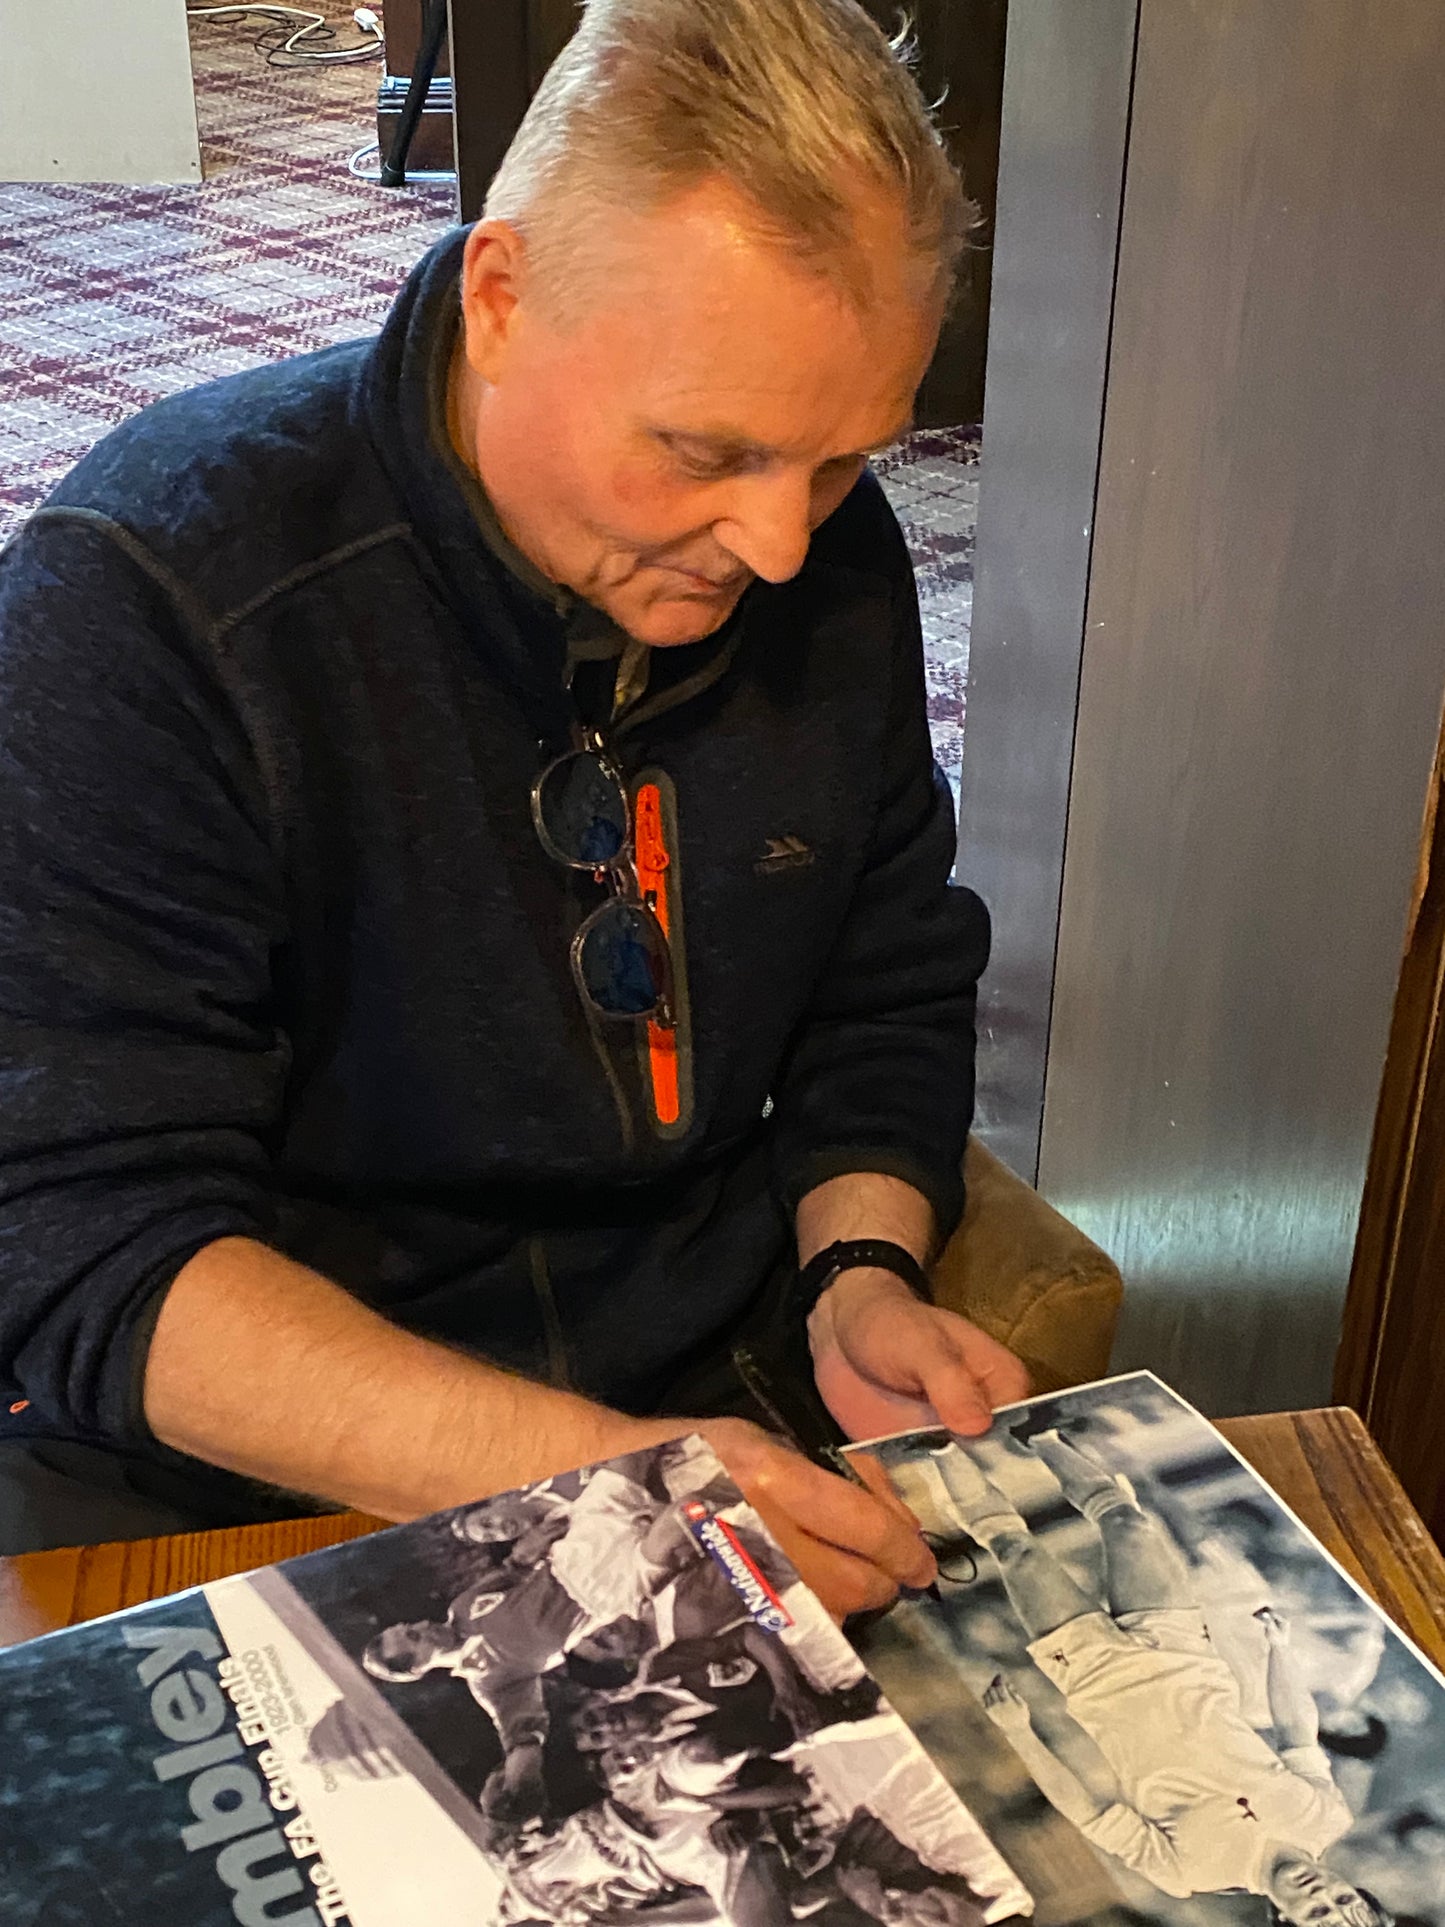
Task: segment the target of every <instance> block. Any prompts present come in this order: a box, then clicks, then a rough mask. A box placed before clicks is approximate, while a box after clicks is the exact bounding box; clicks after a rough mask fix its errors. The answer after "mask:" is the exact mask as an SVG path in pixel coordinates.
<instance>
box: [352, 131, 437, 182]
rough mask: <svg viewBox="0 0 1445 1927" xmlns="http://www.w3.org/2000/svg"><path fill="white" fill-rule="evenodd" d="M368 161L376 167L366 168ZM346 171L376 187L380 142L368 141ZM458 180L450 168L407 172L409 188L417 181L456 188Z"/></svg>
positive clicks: (410, 168) (378, 178) (418, 169)
mask: <svg viewBox="0 0 1445 1927" xmlns="http://www.w3.org/2000/svg"><path fill="white" fill-rule="evenodd" d="M366 161H375V163H376V165H375V167H374V168H373V167H368V166H364V165H363V163H364V162H366ZM346 171H347V173H348V174H352V175H354V176H355V177H356V179H357V180H358V181H370V182H371V183H372V185H373V186H376V185H377V184H378V183H379V182H380V180H381V143H380V141H368V142H367V143H366V145H365V147H358V148H357V150H356V152H355V153H354V154H353V155H352V157H351V159H350V160H349V161H348V162H347V163H346ZM456 179H457V177H456V174H455V172H454V171H453V170H452V169H451V168H449V167H446V168H416V167H409V168H408V169H407V170H406V184H407V186H408V187H411V186H412V185H414V183H416V182H417V181H423V182H436V181H442V182H445V183H446V185H447V186H448V187H454V186H455V185H456Z"/></svg>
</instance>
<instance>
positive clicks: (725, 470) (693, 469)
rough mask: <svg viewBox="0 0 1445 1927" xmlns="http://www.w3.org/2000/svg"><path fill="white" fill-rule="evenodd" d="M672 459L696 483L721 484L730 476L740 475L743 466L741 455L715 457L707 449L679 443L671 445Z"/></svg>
mask: <svg viewBox="0 0 1445 1927" xmlns="http://www.w3.org/2000/svg"><path fill="white" fill-rule="evenodd" d="M670 447H671V451H672V458H673V460H674V461H675V462H676V463H677V465H678V467H679V468H680V469H681V470H682V472H683V474H684V475H687V476H689V477H690V478H691V479H692V480H693V481H695V482H721V481H723V480H725V479H726V478H727V477H728V476H729V475H736V474H738V473H739V472H740V471H741V469H742V466H743V458H742V457H741V456H739V455H730V454H729V455H713V454H709V453H708V452H707V451H706V450H705V449H698V448H688V447H687V446H685V445H680V444H679V443H677V442H673V443H671V444H670Z"/></svg>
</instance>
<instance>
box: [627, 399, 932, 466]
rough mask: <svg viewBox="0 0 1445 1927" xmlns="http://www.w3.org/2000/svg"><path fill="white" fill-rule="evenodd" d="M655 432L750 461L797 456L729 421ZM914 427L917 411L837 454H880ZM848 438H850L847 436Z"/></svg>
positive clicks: (666, 423) (663, 425) (664, 424)
mask: <svg viewBox="0 0 1445 1927" xmlns="http://www.w3.org/2000/svg"><path fill="white" fill-rule="evenodd" d="M649 426H650V427H652V429H653V431H654V432H655V433H657V434H660V435H662V436H664V437H666V436H676V437H679V438H681V439H685V440H686V441H688V442H692V443H697V444H700V445H703V446H706V448H707V449H708V450H709V452H710V453H713V454H717V455H726V456H735V457H737V458H739V459H740V460H746V461H758V462H764V461H780V460H785V459H787V457H789V456H790V455H793V454H795V453H796V449H795V447H794V446H793V445H791V444H789V443H787V442H772V441H764V440H761V439H759V437H757V436H756V435H751V434H748V433H747V432H746V431H745V430H744V429H741V428H739V427H737V426H736V425H735V424H734V423H731V422H729V421H727V420H725V419H703V420H702V421H700V422H698V423H695V424H693V423H688V422H687V420H686V417H685V416H684V417H683V418H682V419H681V420H680V421H670V420H667V419H662V420H659V421H656V422H652V423H650V424H649ZM913 426H914V415H913V410H912V409H909V410H908V411H907V413H906V414H904V415H902V416H901V417H898V418H896V419H895V420H894V422H893V425H892V427H890V428H887V429H884V430H882V431H881V432H878V431H873V432H871V433H868V434H865V435H864V436H863V437H862V438H861V439H860V440H858V441H856V442H855V443H851V444H850V446H849V447H848V448H846V449H841V448H840V449H839V450H838V451H837V453H839V454H847V455H879V454H881V453H882V452H883V450H884V449H885V448H891V447H892V446H893V445H894V443H895V442H901V441H902V440H903V438H904V436H905V435H908V434H911V433H912V430H913ZM844 439H845V440H846V439H848V438H847V437H844Z"/></svg>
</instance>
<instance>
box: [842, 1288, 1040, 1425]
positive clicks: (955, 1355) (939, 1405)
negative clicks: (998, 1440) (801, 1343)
mask: <svg viewBox="0 0 1445 1927" xmlns="http://www.w3.org/2000/svg"><path fill="white" fill-rule="evenodd" d="M808 1342H809V1344H810V1345H811V1347H812V1352H813V1365H814V1370H815V1372H816V1375H817V1380H818V1390H819V1391H820V1392H821V1393H822V1395H823V1399H824V1402H825V1403H826V1404H827V1407H828V1410H829V1411H830V1412H831V1413H832V1414H833V1416H834V1418H835V1419H837V1421H838V1423H839V1424H840V1425H841V1426H842V1428H843V1430H844V1431H845V1432H846V1433H847V1434H848V1436H849V1438H854V1439H868V1438H878V1437H881V1436H882V1435H884V1434H886V1433H889V1432H903V1431H910V1430H913V1429H915V1428H917V1427H919V1426H927V1425H946V1426H947V1427H948V1429H949V1431H950V1432H958V1433H960V1434H962V1435H963V1436H964V1437H972V1436H976V1435H977V1434H978V1433H980V1432H986V1431H987V1430H988V1428H989V1425H990V1423H991V1421H992V1417H993V1408H994V1407H995V1406H996V1405H1007V1404H1009V1403H1011V1402H1012V1401H1013V1400H1014V1399H1020V1398H1026V1397H1027V1396H1028V1391H1029V1375H1028V1373H1027V1371H1025V1369H1024V1367H1023V1366H1022V1365H1021V1364H1020V1362H1019V1360H1018V1359H1016V1358H1015V1357H1014V1355H1013V1353H1012V1352H1011V1351H1009V1350H1008V1349H1007V1348H1006V1347H1005V1346H1003V1345H1000V1344H999V1343H998V1342H997V1340H995V1339H992V1338H990V1337H989V1336H988V1334H987V1333H986V1332H981V1331H980V1330H979V1329H978V1327H977V1325H971V1324H970V1323H969V1322H968V1320H967V1319H966V1318H960V1317H959V1316H958V1315H957V1313H956V1312H951V1311H944V1310H942V1309H941V1308H939V1307H937V1306H933V1305H924V1304H920V1303H919V1301H918V1300H917V1299H916V1298H915V1297H914V1296H913V1294H912V1293H911V1292H910V1291H909V1290H908V1287H907V1286H906V1285H905V1284H904V1283H903V1281H902V1280H901V1279H900V1278H896V1277H894V1275H893V1273H892V1272H891V1271H845V1272H844V1273H843V1275H842V1277H841V1278H839V1279H838V1280H837V1282H836V1283H835V1284H833V1285H831V1286H830V1287H829V1288H828V1290H827V1291H825V1292H824V1293H823V1296H822V1297H821V1298H820V1299H819V1300H818V1303H817V1306H816V1307H815V1309H814V1311H813V1315H812V1317H811V1318H810V1319H809V1321H808Z"/></svg>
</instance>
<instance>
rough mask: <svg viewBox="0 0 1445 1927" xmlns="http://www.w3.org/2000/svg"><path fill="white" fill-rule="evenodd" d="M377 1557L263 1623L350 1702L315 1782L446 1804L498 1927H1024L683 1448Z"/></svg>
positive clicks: (916, 1756) (320, 1754) (822, 1623)
mask: <svg viewBox="0 0 1445 1927" xmlns="http://www.w3.org/2000/svg"><path fill="white" fill-rule="evenodd" d="M390 1537H391V1539H392V1540H393V1541H394V1542H395V1544H396V1552H397V1557H396V1558H395V1560H394V1561H387V1562H386V1566H385V1568H384V1569H383V1567H381V1566H380V1565H379V1564H378V1561H377V1553H378V1549H379V1547H380V1546H382V1545H384V1544H385V1543H386V1542H385V1541H375V1540H373V1541H371V1542H370V1544H369V1546H368V1549H367V1555H366V1557H367V1562H368V1570H367V1573H366V1577H365V1583H364V1584H358V1583H357V1575H355V1574H353V1573H351V1572H350V1571H348V1565H349V1563H350V1562H349V1561H348V1559H347V1551H348V1549H347V1548H341V1549H339V1550H338V1552H337V1553H334V1554H332V1555H331V1556H330V1557H329V1558H328V1559H327V1560H325V1561H324V1562H323V1561H319V1560H318V1561H304V1562H299V1563H298V1564H296V1565H293V1566H291V1567H289V1568H286V1569H283V1571H284V1572H285V1585H286V1586H287V1587H288V1588H289V1590H290V1592H291V1594H292V1595H293V1598H294V1602H295V1603H294V1605H293V1606H287V1605H286V1604H285V1602H284V1600H283V1599H282V1596H281V1595H280V1594H279V1593H276V1596H275V1598H274V1599H273V1601H272V1603H273V1604H274V1605H276V1606H277V1608H278V1610H280V1611H281V1612H282V1615H283V1617H284V1618H285V1620H286V1623H287V1626H288V1628H289V1631H290V1632H291V1633H292V1634H293V1635H294V1636H295V1637H296V1638H297V1639H298V1640H299V1641H300V1643H301V1644H302V1645H303V1646H304V1647H305V1648H306V1649H307V1650H308V1652H309V1653H310V1655H311V1656H312V1657H313V1658H314V1659H315V1660H316V1661H317V1662H318V1663H319V1664H321V1665H322V1666H323V1667H324V1668H325V1669H326V1670H327V1671H328V1673H329V1674H330V1675H331V1676H332V1677H333V1678H335V1679H336V1682H337V1684H338V1685H339V1686H341V1687H342V1689H343V1697H342V1698H340V1699H338V1700H336V1701H335V1702H334V1703H333V1704H332V1705H330V1706H329V1707H328V1708H327V1710H326V1711H325V1713H324V1714H323V1715H322V1717H320V1718H319V1719H317V1720H316V1721H315V1722H314V1724H313V1725H312V1726H311V1728H310V1731H309V1733H308V1735H307V1739H306V1747H307V1754H308V1759H309V1762H310V1764H311V1765H312V1766H313V1767H319V1768H321V1769H324V1770H325V1772H326V1773H328V1774H329V1775H330V1776H331V1777H332V1779H333V1780H340V1781H348V1780H361V1781H369V1782H375V1781H385V1780H387V1779H388V1778H392V1777H399V1776H402V1775H403V1774H405V1775H408V1776H410V1777H411V1778H412V1779H413V1780H415V1779H420V1780H421V1781H422V1783H423V1784H424V1785H427V1786H428V1790H429V1791H432V1792H433V1795H434V1797H436V1796H437V1795H438V1793H439V1792H440V1795H441V1797H442V1798H444V1800H445V1802H446V1804H447V1805H448V1808H449V1810H450V1811H451V1812H452V1814H453V1816H454V1817H456V1815H457V1814H458V1812H459V1811H461V1809H459V1807H458V1805H457V1796H458V1795H460V1797H461V1801H462V1802H464V1805H465V1813H464V1816H463V1818H464V1824H465V1827H466V1831H467V1833H468V1834H469V1835H470V1837H471V1838H472V1840H473V1841H474V1842H476V1843H477V1844H478V1845H479V1846H480V1847H481V1849H482V1851H483V1852H484V1854H485V1855H486V1857H487V1859H488V1860H489V1861H490V1863H491V1864H492V1866H493V1867H494V1868H495V1869H496V1870H497V1871H498V1872H499V1874H500V1876H501V1879H502V1899H501V1902H500V1904H499V1909H498V1912H497V1914H496V1919H497V1921H498V1922H499V1927H523V1923H542V1922H552V1921H556V1922H567V1923H589V1924H595V1923H609V1922H623V1921H634V1920H636V1921H638V1922H648V1923H652V1922H663V1921H668V1922H670V1921H697V1922H704V1921H718V1922H725V1923H729V1924H730V1927H787V1923H791V1922H793V1921H795V1920H799V1919H808V1920H811V1921H817V1922H819V1923H821V1924H822V1927H867V1923H870V1922H887V1923H891V1924H893V1927H908V1924H909V1923H918V1924H919V1927H924V1923H927V1927H984V1923H991V1922H996V1921H1004V1920H1010V1919H1016V1918H1018V1917H1019V1916H1020V1915H1021V1914H1025V1913H1027V1911H1028V1910H1029V1906H1030V1902H1029V1897H1028V1895H1027V1892H1026V1891H1025V1889H1024V1888H1023V1887H1022V1886H1021V1884H1020V1883H1019V1881H1018V1880H1017V1879H1016V1878H1015V1877H1014V1875H1013V1874H1012V1873H1011V1872H1010V1870H1009V1868H1008V1867H1007V1866H1006V1864H1005V1863H1004V1861H1003V1860H1002V1859H1001V1858H1000V1856H999V1855H998V1853H997V1852H996V1850H995V1849H994V1848H993V1847H992V1846H991V1845H990V1843H989V1841H988V1840H987V1838H986V1837H985V1835H984V1833H983V1832H982V1830H981V1828H980V1827H979V1825H978V1823H977V1822H976V1821H975V1820H974V1819H973V1818H972V1817H971V1816H970V1815H969V1814H968V1812H967V1811H966V1810H965V1809H964V1807H963V1806H962V1805H961V1804H960V1802H959V1800H958V1798H957V1797H956V1795H955V1794H954V1793H953V1792H952V1791H951V1790H950V1789H949V1787H948V1785H947V1783H946V1782H945V1780H944V1779H943V1778H942V1776H941V1775H940V1774H939V1772H938V1771H937V1769H936V1768H935V1767H934V1766H933V1765H932V1764H931V1762H930V1761H929V1760H928V1758H927V1756H926V1754H925V1753H924V1752H923V1751H922V1750H921V1749H920V1747H919V1746H918V1744H917V1742H916V1741H915V1740H914V1739H913V1737H912V1735H911V1734H910V1733H909V1732H908V1730H907V1728H906V1727H905V1726H904V1725H903V1723H902V1721H901V1720H900V1719H899V1718H898V1716H897V1714H896V1713H895V1712H894V1711H893V1710H892V1708H891V1707H889V1706H888V1705H887V1703H886V1702H885V1701H884V1700H883V1698H882V1696H881V1694H880V1692H879V1689H878V1687H877V1685H876V1684H875V1683H874V1682H873V1680H872V1679H871V1678H870V1677H869V1675H868V1674H867V1673H866V1672H865V1670H864V1668H863V1665H862V1663H861V1661H860V1660H859V1659H858V1658H857V1656H856V1654H855V1653H854V1652H853V1650H852V1649H851V1647H850V1646H849V1645H848V1643H847V1641H846V1640H845V1639H844V1638H843V1637H842V1635H841V1633H840V1632H839V1631H838V1629H837V1628H836V1627H835V1626H834V1624H833V1622H832V1621H831V1620H830V1619H829V1618H828V1617H827V1615H826V1613H825V1612H824V1611H823V1609H822V1607H821V1606H820V1605H819V1604H818V1602H817V1601H816V1600H815V1599H814V1598H813V1596H812V1594H811V1593H809V1592H808V1591H807V1590H806V1588H804V1587H803V1586H802V1585H801V1584H800V1582H799V1581H798V1579H797V1577H796V1574H795V1573H794V1572H793V1571H792V1569H791V1567H790V1566H789V1565H788V1564H787V1562H786V1560H785V1559H784V1558H783V1556H782V1554H781V1553H780V1552H779V1551H778V1550H777V1548H776V1546H775V1545H774V1544H773V1542H772V1541H771V1539H770V1538H769V1537H768V1535H767V1533H766V1532H765V1530H764V1529H763V1527H762V1525H761V1523H760V1521H759V1520H758V1519H757V1517H756V1515H755V1514H754V1513H753V1512H752V1511H751V1510H750V1508H749V1507H748V1506H747V1505H746V1504H745V1503H744V1502H743V1501H742V1499H741V1496H740V1494H739V1493H738V1492H737V1490H736V1488H735V1487H734V1486H733V1485H732V1484H731V1483H730V1482H729V1481H728V1480H727V1478H726V1475H725V1474H724V1473H723V1470H722V1467H721V1466H720V1464H719V1463H718V1461H717V1460H716V1459H714V1458H713V1457H712V1455H711V1453H710V1452H709V1451H708V1449H707V1448H706V1447H705V1446H704V1445H703V1444H702V1443H701V1441H699V1440H696V1439H690V1440H689V1439H684V1440H679V1441H678V1442H676V1443H675V1444H674V1445H670V1446H663V1447H659V1448H657V1449H655V1450H652V1451H649V1452H646V1453H639V1454H635V1455H631V1456H629V1457H627V1458H623V1459H617V1460H613V1461H611V1462H610V1463H608V1464H607V1465H604V1466H599V1467H594V1468H591V1469H590V1470H587V1471H584V1472H580V1473H571V1474H568V1475H565V1476H562V1477H558V1478H555V1479H551V1480H548V1481H546V1482H544V1483H542V1484H539V1485H535V1486H532V1487H528V1488H524V1489H522V1490H521V1491H519V1492H515V1493H512V1494H509V1495H507V1496H505V1497H503V1498H499V1499H491V1500H486V1501H483V1502H480V1503H478V1504H476V1505H472V1506H468V1507H464V1508H461V1509H459V1510H456V1511H453V1512H450V1513H444V1514H438V1515H437V1516H436V1517H435V1518H433V1519H429V1520H425V1521H422V1522H419V1524H418V1525H416V1526H412V1527H408V1528H405V1529H403V1530H402V1531H401V1532H399V1533H396V1534H393V1535H390ZM360 1557H361V1554H360V1551H359V1550H358V1552H357V1554H356V1558H357V1559H358V1560H359V1559H360ZM257 1577H258V1579H259V1578H261V1577H263V1576H260V1575H258V1576H257ZM272 1591H273V1592H275V1587H274V1585H273V1587H272ZM298 1609H299V1610H298ZM418 1742H419V1743H420V1745H419V1747H418V1745H417V1743H418ZM428 1756H429V1757H428ZM428 1767H430V1768H431V1770H430V1771H428ZM436 1767H440V1769H441V1775H438V1774H437V1773H436V1772H435V1768H436ZM442 1775H444V1776H445V1779H446V1780H447V1781H449V1782H450V1785H449V1786H448V1787H446V1788H445V1789H444V1790H442V1789H439V1786H438V1782H439V1781H440V1779H441V1776H442Z"/></svg>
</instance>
